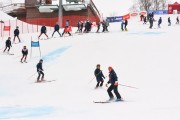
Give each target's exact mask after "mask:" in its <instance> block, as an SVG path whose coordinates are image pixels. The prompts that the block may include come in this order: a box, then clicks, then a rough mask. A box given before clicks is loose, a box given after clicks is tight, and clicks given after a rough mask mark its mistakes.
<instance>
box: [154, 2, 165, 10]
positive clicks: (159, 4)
mask: <svg viewBox="0 0 180 120" xmlns="http://www.w3.org/2000/svg"><path fill="white" fill-rule="evenodd" d="M162 1H164V0H153V5H152V8H153V10H160V9H161V2H162Z"/></svg>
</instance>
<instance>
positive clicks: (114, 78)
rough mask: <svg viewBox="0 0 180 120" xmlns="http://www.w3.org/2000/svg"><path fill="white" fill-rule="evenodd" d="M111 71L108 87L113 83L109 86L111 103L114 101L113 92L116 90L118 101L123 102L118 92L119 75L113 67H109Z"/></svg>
mask: <svg viewBox="0 0 180 120" xmlns="http://www.w3.org/2000/svg"><path fill="white" fill-rule="evenodd" d="M108 70H109V81H108V82H107V84H106V86H108V84H109V83H111V85H110V86H109V88H108V89H107V92H108V95H109V97H110V99H109V100H110V101H111V100H113V99H114V96H113V94H112V92H111V91H112V90H114V93H115V95H116V97H117V99H116V101H121V100H122V99H121V95H120V94H119V92H118V78H117V75H116V73H115V71H114V69H113V68H112V67H108Z"/></svg>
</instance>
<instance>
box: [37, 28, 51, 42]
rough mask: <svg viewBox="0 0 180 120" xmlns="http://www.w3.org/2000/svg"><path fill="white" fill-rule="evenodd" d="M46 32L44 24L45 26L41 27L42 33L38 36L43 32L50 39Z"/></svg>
mask: <svg viewBox="0 0 180 120" xmlns="http://www.w3.org/2000/svg"><path fill="white" fill-rule="evenodd" d="M46 33H47V30H46V26H45V25H43V26H42V27H41V34H40V35H39V37H38V38H40V37H41V35H42V34H45V35H46V37H47V39H48V38H49V37H48V35H47V34H46Z"/></svg>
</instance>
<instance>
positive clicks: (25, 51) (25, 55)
mask: <svg viewBox="0 0 180 120" xmlns="http://www.w3.org/2000/svg"><path fill="white" fill-rule="evenodd" d="M22 55H23V56H22V58H21V62H22V63H23V59H24V62H25V63H27V61H26V58H27V55H28V49H27V48H26V46H24V47H23V49H22Z"/></svg>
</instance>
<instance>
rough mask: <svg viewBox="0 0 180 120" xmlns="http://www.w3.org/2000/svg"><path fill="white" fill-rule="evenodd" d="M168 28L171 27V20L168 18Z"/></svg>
mask: <svg viewBox="0 0 180 120" xmlns="http://www.w3.org/2000/svg"><path fill="white" fill-rule="evenodd" d="M168 26H171V18H170V17H168Z"/></svg>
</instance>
